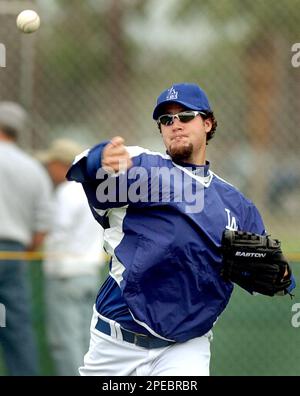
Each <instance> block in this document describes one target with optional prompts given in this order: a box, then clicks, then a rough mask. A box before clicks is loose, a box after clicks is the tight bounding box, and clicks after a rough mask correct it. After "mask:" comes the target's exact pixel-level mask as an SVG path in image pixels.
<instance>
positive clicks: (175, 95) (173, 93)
mask: <svg viewBox="0 0 300 396" xmlns="http://www.w3.org/2000/svg"><path fill="white" fill-rule="evenodd" d="M177 98H178V91H175V89H174V87H171V88H170V89H169V90H168V95H167V97H166V100H173V99H177Z"/></svg>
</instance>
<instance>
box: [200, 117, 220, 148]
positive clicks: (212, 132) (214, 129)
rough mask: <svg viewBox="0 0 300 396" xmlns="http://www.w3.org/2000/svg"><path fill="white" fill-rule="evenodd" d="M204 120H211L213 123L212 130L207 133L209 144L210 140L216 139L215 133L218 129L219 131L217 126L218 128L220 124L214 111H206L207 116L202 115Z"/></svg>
mask: <svg viewBox="0 0 300 396" xmlns="http://www.w3.org/2000/svg"><path fill="white" fill-rule="evenodd" d="M202 118H203V119H204V120H208V119H210V120H211V122H212V126H211V130H210V131H209V132H207V134H206V144H208V141H209V140H210V139H212V138H213V137H214V135H215V132H216V129H217V126H218V122H217V120H216V119H215V116H214V113H213V111H206V112H205V115H202Z"/></svg>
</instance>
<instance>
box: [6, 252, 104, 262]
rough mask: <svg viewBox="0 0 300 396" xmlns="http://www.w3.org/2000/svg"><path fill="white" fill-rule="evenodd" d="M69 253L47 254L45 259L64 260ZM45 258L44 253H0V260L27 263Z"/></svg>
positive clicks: (102, 255)
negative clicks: (25, 261) (23, 261)
mask: <svg viewBox="0 0 300 396" xmlns="http://www.w3.org/2000/svg"><path fill="white" fill-rule="evenodd" d="M69 256H70V254H69V253H63V252H54V253H47V258H51V259H60V258H65V257H69ZM82 256H83V257H85V256H86V255H85V254H82ZM76 257H77V258H80V254H76ZM99 257H100V258H105V257H106V254H105V253H104V254H99ZM44 258H45V253H44V252H38V251H36V252H31V251H30V252H29V251H28V252H24V251H23V252H11V251H5V250H3V251H0V260H27V261H40V260H43V259H44Z"/></svg>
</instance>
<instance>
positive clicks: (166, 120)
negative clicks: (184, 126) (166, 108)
mask: <svg viewBox="0 0 300 396" xmlns="http://www.w3.org/2000/svg"><path fill="white" fill-rule="evenodd" d="M199 114H202V115H206V114H205V113H203V112H201V111H193V110H187V111H181V112H180V113H177V114H162V115H161V116H159V117H158V119H157V123H158V124H163V125H172V124H173V123H174V118H177V119H178V120H179V121H180V122H183V123H187V122H190V121H192V120H193V119H194V118H195V117H197V115H199Z"/></svg>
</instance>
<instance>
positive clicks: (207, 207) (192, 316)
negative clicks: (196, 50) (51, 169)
mask: <svg viewBox="0 0 300 396" xmlns="http://www.w3.org/2000/svg"><path fill="white" fill-rule="evenodd" d="M153 118H154V120H155V121H156V122H157V125H158V128H159V130H160V133H161V136H162V139H163V141H164V144H165V146H166V154H160V153H157V152H151V151H149V150H146V149H143V148H141V147H126V146H125V142H124V139H123V138H122V137H118V136H117V137H114V138H113V139H112V140H111V141H106V142H102V143H100V144H98V145H97V146H95V147H93V148H92V149H90V150H88V151H86V152H84V153H83V154H82V155H81V156H79V157H77V158H76V160H75V161H74V164H73V166H72V167H71V168H70V170H69V172H68V175H67V177H68V179H69V180H75V181H78V182H80V183H82V186H83V188H84V190H85V193H86V196H87V198H88V201H89V204H90V207H91V210H92V213H93V215H94V217H95V218H96V220H97V221H98V222H99V223H100V224H101V225H102V226H103V227H104V229H105V234H104V241H105V242H104V243H105V249H106V251H107V252H108V253H109V254H110V255H111V261H110V273H109V276H108V278H107V279H106V281H105V282H104V284H103V286H102V287H101V289H100V291H99V293H98V296H97V299H96V304H95V307H94V316H93V318H92V322H91V340H90V347H89V351H88V352H87V354H86V355H85V357H84V365H83V366H82V367H80V368H79V372H80V374H81V375H101V376H106V375H108V376H109V375H111V376H114V375H118V376H125V375H127V376H129V375H149V376H162V375H163V376H168V375H180V376H191V375H195V376H198V375H209V361H210V341H211V338H212V331H211V329H212V327H213V325H214V323H215V322H216V320H217V318H218V317H219V316H220V314H221V313H222V312H223V310H224V309H225V307H226V305H227V304H228V301H229V299H230V296H231V293H232V290H233V283H232V281H235V282H236V283H239V284H241V285H242V286H243V287H244V288H245V289H246V290H248V291H249V292H250V293H253V292H255V291H259V292H261V293H264V292H265V291H266V292H265V294H268V295H274V294H287V293H289V292H290V291H291V290H292V289H293V288H294V286H295V285H294V279H293V277H292V275H291V271H290V268H289V265H288V263H287V262H286V260H285V259H284V257H283V256H282V254H281V251H280V249H279V247H278V246H277V250H276V252H279V253H278V256H276V257H278V259H277V261H276V260H275V259H274V260H273V259H270V260H271V261H270V260H269V258H270V257H271V254H270V253H269V251H268V250H267V248H266V247H269V250H270V249H272V247H271V246H269V245H267V243H265V241H266V240H267V239H266V238H267V237H265V236H264V235H265V234H266V232H265V227H264V224H263V221H262V219H261V216H260V214H259V212H258V210H257V209H256V207H255V206H254V204H253V203H252V202H251V201H249V200H248V199H247V198H245V197H244V196H243V194H242V193H241V192H240V191H238V190H237V189H236V188H235V187H233V186H232V185H231V184H229V183H227V182H226V181H224V180H223V179H221V178H220V177H218V176H217V175H216V174H214V173H213V172H212V170H211V169H210V164H209V162H208V161H206V146H207V143H208V141H209V140H210V139H211V138H212V137H213V136H214V134H215V131H216V127H217V122H216V120H215V117H214V114H213V112H212V110H211V107H210V104H209V101H208V98H207V96H206V94H205V92H204V91H203V90H202V89H201V88H200V87H199V86H197V85H195V84H190V83H181V84H174V85H173V86H172V87H170V88H169V89H167V90H165V91H163V92H162V93H161V94H160V95H159V97H158V99H157V104H156V106H155V108H154V112H153ZM238 230H240V231H246V232H245V233H240V234H239V233H238V232H239V231H238ZM224 231H225V234H226V232H227V234H226V238H225V237H224V235H225V234H224ZM247 232H249V234H247ZM228 233H231V234H230V235H229V236H228ZM236 233H238V234H236ZM234 237H236V238H237V239H238V237H240V238H241V239H242V240H243V239H244V240H245V246H246V247H245V246H240V250H239V251H238V253H237V259H238V260H236V259H235V257H234V258H233V259H232V257H231V255H230V254H228V253H226V254H224V257H227V260H225V259H224V258H223V253H222V252H227V250H228V245H230V244H232V245H233V244H234V242H236V240H235V239H234ZM247 238H248V239H249V241H250V245H251V243H252V242H253V241H252V239H253V238H254V239H255V238H258V239H256V240H255V241H258V242H259V243H261V245H260V247H258V245H259V243H258V242H255V243H256V245H255V248H256V249H263V248H265V249H263V252H262V253H260V254H259V255H258V256H259V257H256V253H249V250H247V249H250V248H251V246H253V243H252V245H251V246H250V247H249V243H248V247H247ZM260 238H261V239H260ZM263 238H265V239H263ZM224 241H225V242H224ZM228 241H229V242H228ZM268 243H269V242H268ZM238 244H239V241H238V243H237V245H238ZM223 245H224V246H223ZM223 247H224V249H223ZM225 248H227V250H226V249H225ZM259 251H261V250H259ZM230 252H232V251H230ZM235 252H237V250H235ZM273 256H274V255H273ZM266 258H268V260H267V259H266ZM247 260H248V261H247ZM264 260H265V261H264ZM236 261H239V262H243V263H244V262H245V263H246V264H247V265H246V269H247V271H242V273H241V277H245V276H246V277H247V279H246V280H243V282H239V276H237V275H236V274H235V276H234V279H232V278H231V276H232V274H233V273H236V272H237V271H236V268H239V266H237V267H236V266H234V265H233V263H234V264H235V262H236ZM254 261H255V263H257V262H258V261H259V262H260V264H263V265H264V267H262V268H265V267H266V268H267V269H266V271H264V273H266V274H267V276H266V277H265V278H264V279H262V280H261V279H259V280H258V281H257V279H256V275H255V276H253V273H252V271H251V268H252V267H251V265H252V264H253V262H254ZM275 261H276V263H275ZM247 266H248V267H249V268H250V269H249V268H248V267H247ZM269 266H273V267H275V270H274V273H276V279H275V277H274V279H273V277H272V276H273V275H272V276H271V275H269V274H270V273H271V274H273V267H272V271H271V272H270V271H269ZM279 267H280V270H279ZM278 274H279V275H278ZM277 278H278V279H277ZM265 284H266V285H267V286H266V287H262V286H261V287H258V286H257V285H265ZM256 286H257V287H256Z"/></svg>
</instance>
